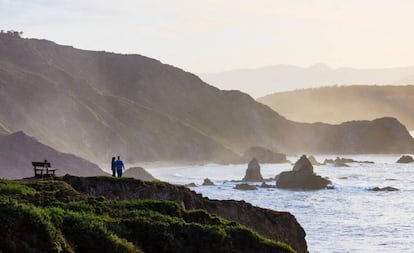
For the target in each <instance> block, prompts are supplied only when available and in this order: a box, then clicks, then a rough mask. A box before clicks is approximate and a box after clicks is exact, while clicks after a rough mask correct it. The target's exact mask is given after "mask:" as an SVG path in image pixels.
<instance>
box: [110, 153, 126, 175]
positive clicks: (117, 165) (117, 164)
mask: <svg viewBox="0 0 414 253" xmlns="http://www.w3.org/2000/svg"><path fill="white" fill-rule="evenodd" d="M111 169H112V176H114V177H116V176H117V175H118V177H122V171H125V166H124V163H123V162H122V160H121V158H120V157H119V156H118V159H117V160H115V157H112V161H111Z"/></svg>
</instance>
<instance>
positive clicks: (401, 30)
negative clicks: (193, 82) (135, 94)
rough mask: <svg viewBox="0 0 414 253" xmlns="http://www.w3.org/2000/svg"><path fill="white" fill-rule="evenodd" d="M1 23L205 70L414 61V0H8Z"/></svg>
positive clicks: (0, 1) (1, 1)
mask: <svg viewBox="0 0 414 253" xmlns="http://www.w3.org/2000/svg"><path fill="white" fill-rule="evenodd" d="M0 25H1V29H5V30H10V29H14V30H18V31H23V32H24V36H25V37H35V38H46V39H49V40H53V41H55V42H57V43H60V44H66V45H73V46H75V47H78V48H83V49H94V50H105V51H112V52H119V53H137V54H142V55H145V56H148V57H152V58H156V59H159V60H161V61H162V62H164V63H168V64H171V65H175V66H178V67H180V68H183V69H185V70H187V71H191V72H197V73H200V72H216V71H224V70H230V69H236V68H256V67H261V66H265V65H274V64H292V65H298V66H308V65H312V64H315V63H326V64H329V65H331V66H334V67H342V66H347V67H357V68H369V67H397V66H412V65H414V32H413V25H414V1H412V0H387V1H385V0H341V1H339V0H325V1H313V0H308V1H304V0H285V1H279V0H269V1H267V0H256V1H251V0H249V1H243V0H239V1H236V0H225V1H223V0H217V1H216V0H214V1H210V0H202V1H198V0H165V1H158V0H148V1H147V0H142V1H141V0H137V1H133V0H117V1H103V0H54V1H53V0H0Z"/></svg>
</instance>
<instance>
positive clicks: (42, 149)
mask: <svg viewBox="0 0 414 253" xmlns="http://www.w3.org/2000/svg"><path fill="white" fill-rule="evenodd" d="M44 160H48V161H49V162H50V163H51V165H52V167H53V168H56V169H57V170H56V175H65V174H68V173H70V174H72V175H76V176H97V175H109V174H107V173H105V172H104V171H102V170H101V169H100V168H99V167H98V166H97V165H96V164H93V163H91V162H89V161H87V160H85V159H82V158H80V157H77V156H74V155H72V154H65V153H61V152H59V151H57V150H55V149H53V148H51V147H49V146H47V145H44V144H42V143H40V142H39V141H38V140H36V139H35V138H33V137H30V136H28V135H26V134H25V133H24V132H16V133H13V134H9V135H0V161H1V162H0V178H9V179H21V178H26V177H33V175H34V172H33V167H32V162H43V161H44Z"/></svg>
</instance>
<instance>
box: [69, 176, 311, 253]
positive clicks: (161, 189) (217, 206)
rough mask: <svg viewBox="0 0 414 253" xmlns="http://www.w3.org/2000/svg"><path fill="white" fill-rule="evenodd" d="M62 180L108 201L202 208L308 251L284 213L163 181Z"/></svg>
mask: <svg viewBox="0 0 414 253" xmlns="http://www.w3.org/2000/svg"><path fill="white" fill-rule="evenodd" d="M63 180H64V181H65V182H67V183H69V184H70V185H71V186H72V187H74V188H75V189H76V190H77V191H80V192H84V193H87V194H90V195H95V196H104V197H106V198H109V199H129V200H130V199H158V200H171V201H174V202H177V203H179V204H180V205H182V206H183V207H185V209H187V210H188V209H199V208H201V209H205V210H207V211H208V212H210V213H213V214H216V215H219V216H221V217H224V218H226V219H229V220H233V221H236V222H238V223H240V224H242V225H245V226H247V227H249V228H252V229H253V230H255V231H257V232H258V233H260V234H261V235H263V236H265V237H267V238H269V239H272V240H276V241H281V242H285V243H287V244H289V245H291V246H292V247H293V248H294V249H295V250H296V251H297V252H307V245H306V241H305V231H304V230H303V228H302V227H301V226H300V225H299V223H298V222H297V221H296V219H295V217H294V216H293V215H291V214H290V213H287V212H277V211H273V210H269V209H262V208H258V207H254V206H252V205H250V204H248V203H246V202H243V201H233V200H223V201H218V200H210V199H208V198H204V197H202V196H201V195H199V194H196V193H194V192H193V191H190V190H189V189H188V188H186V187H183V186H175V185H171V184H167V183H163V182H143V181H140V180H134V179H127V178H124V179H122V180H116V179H112V178H106V177H90V178H80V177H74V176H69V175H66V176H64V177H63Z"/></svg>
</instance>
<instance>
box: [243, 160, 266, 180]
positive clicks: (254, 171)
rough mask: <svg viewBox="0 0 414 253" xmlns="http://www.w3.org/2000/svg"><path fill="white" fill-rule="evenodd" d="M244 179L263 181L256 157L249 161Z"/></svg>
mask: <svg viewBox="0 0 414 253" xmlns="http://www.w3.org/2000/svg"><path fill="white" fill-rule="evenodd" d="M243 181H247V182H262V181H263V177H262V174H261V173H260V165H259V163H258V162H257V160H256V158H253V160H251V161H250V162H249V165H248V167H247V170H246V175H245V176H244V178H243Z"/></svg>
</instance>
